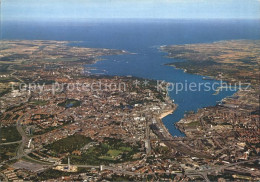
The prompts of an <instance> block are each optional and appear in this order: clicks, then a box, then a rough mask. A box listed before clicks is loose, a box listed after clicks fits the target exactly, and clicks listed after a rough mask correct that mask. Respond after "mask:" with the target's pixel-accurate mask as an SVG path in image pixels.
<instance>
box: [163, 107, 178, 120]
mask: <svg viewBox="0 0 260 182" xmlns="http://www.w3.org/2000/svg"><path fill="white" fill-rule="evenodd" d="M174 110H175V109H171V110H168V111H165V112H163V113H162V114H161V115H160V116H159V119H163V118H164V117H166V116H168V115H169V114H172V113H173V111H174Z"/></svg>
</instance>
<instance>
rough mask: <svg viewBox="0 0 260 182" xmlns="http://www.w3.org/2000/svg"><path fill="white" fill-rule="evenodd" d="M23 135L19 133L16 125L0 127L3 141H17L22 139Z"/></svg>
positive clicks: (0, 138)
mask: <svg viewBox="0 0 260 182" xmlns="http://www.w3.org/2000/svg"><path fill="white" fill-rule="evenodd" d="M21 139H22V137H21V135H20V134H19V133H18V131H17V129H16V127H15V126H8V127H2V128H0V141H1V143H8V142H15V141H19V140H21Z"/></svg>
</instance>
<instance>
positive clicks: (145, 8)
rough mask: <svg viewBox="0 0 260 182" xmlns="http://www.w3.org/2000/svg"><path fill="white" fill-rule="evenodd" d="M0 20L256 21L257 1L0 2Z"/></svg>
mask: <svg viewBox="0 0 260 182" xmlns="http://www.w3.org/2000/svg"><path fill="white" fill-rule="evenodd" d="M0 1H1V0H0ZM1 18H2V20H61V19H72V20H80V19H114V18H128V19H135V18H142V19H154V18H156V19H260V0H2V2H1Z"/></svg>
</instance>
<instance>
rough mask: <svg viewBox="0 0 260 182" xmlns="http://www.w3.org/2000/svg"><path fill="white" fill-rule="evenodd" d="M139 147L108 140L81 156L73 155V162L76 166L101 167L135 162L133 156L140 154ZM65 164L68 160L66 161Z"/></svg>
mask: <svg viewBox="0 0 260 182" xmlns="http://www.w3.org/2000/svg"><path fill="white" fill-rule="evenodd" d="M138 148H139V146H130V144H128V143H125V142H123V141H122V140H119V139H112V138H107V139H106V140H105V141H104V142H103V143H100V144H99V145H98V146H93V147H91V148H89V149H88V150H87V151H85V152H83V153H82V154H81V156H76V155H71V162H72V163H74V164H90V165H101V164H109V163H120V162H124V161H130V160H133V155H134V154H136V153H138V152H139V150H138ZM63 162H64V163H66V162H67V159H64V161H63Z"/></svg>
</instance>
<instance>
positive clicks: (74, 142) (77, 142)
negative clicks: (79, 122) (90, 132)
mask: <svg viewBox="0 0 260 182" xmlns="http://www.w3.org/2000/svg"><path fill="white" fill-rule="evenodd" d="M91 141H92V140H91V138H89V137H85V136H83V135H73V136H69V137H67V138H64V139H61V140H58V141H56V142H54V143H52V144H49V145H47V146H45V148H46V149H48V150H50V152H52V154H53V155H58V154H62V153H67V152H69V153H72V152H73V151H74V150H79V149H81V148H82V147H84V146H85V145H86V144H88V143H89V142H91Z"/></svg>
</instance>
